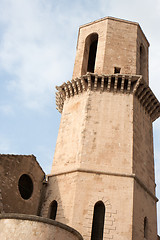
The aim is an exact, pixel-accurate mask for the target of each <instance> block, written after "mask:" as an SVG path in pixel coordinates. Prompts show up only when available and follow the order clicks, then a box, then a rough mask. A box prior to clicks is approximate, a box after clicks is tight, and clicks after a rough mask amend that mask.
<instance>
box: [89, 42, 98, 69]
mask: <svg viewBox="0 0 160 240" xmlns="http://www.w3.org/2000/svg"><path fill="white" fill-rule="evenodd" d="M97 43H98V39H97V40H95V41H94V42H92V43H91V45H90V49H89V58H88V67H87V72H92V73H94V67H95V60H96V52H97Z"/></svg>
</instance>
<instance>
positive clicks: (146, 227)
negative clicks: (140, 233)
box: [144, 217, 148, 239]
mask: <svg viewBox="0 0 160 240" xmlns="http://www.w3.org/2000/svg"><path fill="white" fill-rule="evenodd" d="M147 233H148V219H147V217H145V218H144V238H145V239H147Z"/></svg>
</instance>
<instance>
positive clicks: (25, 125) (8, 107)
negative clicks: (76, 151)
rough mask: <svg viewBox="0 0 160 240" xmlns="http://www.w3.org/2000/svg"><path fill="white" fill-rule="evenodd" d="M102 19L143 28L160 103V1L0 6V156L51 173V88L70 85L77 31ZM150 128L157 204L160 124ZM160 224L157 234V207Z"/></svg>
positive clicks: (13, 1)
mask: <svg viewBox="0 0 160 240" xmlns="http://www.w3.org/2000/svg"><path fill="white" fill-rule="evenodd" d="M105 16H113V17H117V18H122V19H126V20H131V21H136V22H138V23H139V24H140V25H141V27H142V29H143V31H144V33H145V35H146V36H147V39H148V40H149V42H150V50H149V77H150V87H151V88H152V90H153V92H154V93H155V95H156V96H157V98H158V99H159V100H160V79H159V75H158V69H159V67H160V30H159V29H160V26H159V24H160V1H159V0H152V1H151V0H134V1H133V0H132V1H130V0H68V1H67V0H66V1H65V0H0V126H1V127H0V153H10V154H33V155H35V156H36V157H37V160H38V162H39V163H40V165H41V166H42V168H43V169H44V171H45V172H46V173H50V170H51V164H52V161H53V156H54V150H55V145H56V138H57V134H58V128H59V123H60V118H61V115H60V113H59V112H58V111H57V110H56V105H55V86H56V85H61V84H62V83H63V82H64V81H65V82H66V81H68V80H71V79H72V71H73V66H74V60H75V53H76V43H77V36H78V28H79V26H80V25H83V24H85V23H88V22H91V21H94V20H96V19H99V18H102V17H105ZM153 127H154V155H155V169H156V170H155V173H156V184H157V196H158V197H159V198H160V144H159V143H160V141H159V140H160V120H156V121H155V123H154V126H153ZM158 219H159V233H160V204H158Z"/></svg>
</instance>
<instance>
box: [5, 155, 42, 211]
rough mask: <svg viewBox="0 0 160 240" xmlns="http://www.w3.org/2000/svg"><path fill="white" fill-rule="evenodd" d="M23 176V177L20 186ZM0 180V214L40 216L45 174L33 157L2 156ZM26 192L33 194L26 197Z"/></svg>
mask: <svg viewBox="0 0 160 240" xmlns="http://www.w3.org/2000/svg"><path fill="white" fill-rule="evenodd" d="M21 176H23V177H22V185H21V186H20V185H19V184H20V182H19V180H20V178H21ZM0 178H1V181H0V191H1V199H0V204H1V205H0V208H1V211H0V212H2V213H3V212H5V213H25V214H34V215H38V214H39V211H40V209H39V207H40V200H41V194H42V189H43V181H44V179H45V173H44V172H43V170H42V169H41V167H40V165H39V164H38V162H37V161H36V158H35V157H34V156H33V155H28V156H27V155H5V154H1V155H0ZM27 181H29V182H27ZM28 184H29V185H28ZM23 187H24V188H25V187H26V189H23ZM20 188H21V189H22V192H20ZM30 188H33V190H32V189H30ZM23 190H24V191H23ZM25 191H26V192H27V191H31V192H27V194H29V195H27V196H25ZM21 193H22V195H21Z"/></svg>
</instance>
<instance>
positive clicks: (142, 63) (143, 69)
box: [140, 44, 147, 78]
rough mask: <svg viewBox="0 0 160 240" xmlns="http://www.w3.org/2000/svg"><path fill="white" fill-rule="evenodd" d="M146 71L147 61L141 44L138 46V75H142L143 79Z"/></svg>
mask: <svg viewBox="0 0 160 240" xmlns="http://www.w3.org/2000/svg"><path fill="white" fill-rule="evenodd" d="M146 69H147V59H146V51H145V47H144V46H143V44H141V46H140V74H141V75H143V77H144V78H145V77H146V76H145V72H146Z"/></svg>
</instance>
